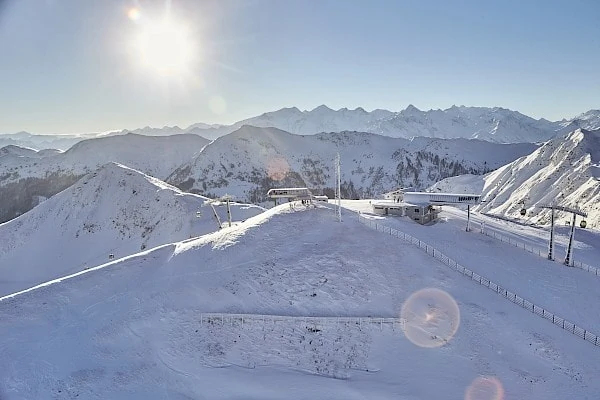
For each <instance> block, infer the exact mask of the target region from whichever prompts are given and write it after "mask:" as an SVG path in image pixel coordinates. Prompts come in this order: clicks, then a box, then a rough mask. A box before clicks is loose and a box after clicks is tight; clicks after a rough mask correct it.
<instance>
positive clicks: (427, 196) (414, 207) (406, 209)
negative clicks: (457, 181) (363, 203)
mask: <svg viewBox="0 0 600 400" xmlns="http://www.w3.org/2000/svg"><path fill="white" fill-rule="evenodd" d="M384 199H386V200H381V201H375V202H373V203H372V205H373V213H375V214H379V215H397V216H401V217H403V216H407V217H410V218H411V219H412V220H413V221H415V222H418V223H419V224H426V223H429V222H431V221H434V220H435V219H437V217H438V216H439V213H440V212H441V211H442V210H441V206H443V205H456V204H466V205H467V207H468V208H469V211H470V206H471V205H474V204H479V203H480V201H481V200H480V199H481V195H478V194H458V193H429V192H404V191H403V190H402V189H398V190H395V191H393V192H389V193H386V194H385V195H384Z"/></svg>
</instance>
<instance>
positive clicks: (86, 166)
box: [0, 134, 209, 222]
mask: <svg viewBox="0 0 600 400" xmlns="http://www.w3.org/2000/svg"><path fill="white" fill-rule="evenodd" d="M207 143H209V141H208V140H207V139H204V138H202V137H200V136H197V135H175V136H165V137H150V136H142V135H135V134H127V135H117V136H107V137H102V138H97V139H87V140H84V141H81V142H78V143H76V144H75V145H74V146H73V147H71V148H70V149H69V150H67V151H65V152H59V151H53V150H41V151H39V152H35V151H33V150H31V149H22V148H18V147H15V146H11V147H8V148H7V147H4V148H2V149H0V222H4V221H7V220H9V219H10V218H14V217H15V216H17V215H20V214H22V213H24V212H26V211H28V210H30V209H31V208H32V207H34V206H35V205H36V204H38V200H39V199H40V198H41V199H43V198H47V197H50V196H52V195H54V194H56V193H58V192H60V191H61V190H63V189H65V188H67V187H69V186H70V185H72V184H73V183H74V182H75V181H77V179H79V178H81V177H82V176H83V175H85V174H86V173H89V172H91V171H94V170H96V169H97V168H98V167H100V166H102V165H104V164H106V163H108V162H111V161H114V162H118V163H121V164H124V165H127V166H128V167H131V168H134V169H136V170H139V171H142V172H144V173H146V174H148V175H152V176H154V177H157V178H160V179H164V178H166V177H167V176H168V175H169V174H170V173H171V172H172V171H173V170H175V169H176V168H177V167H178V166H180V165H181V164H183V163H184V162H187V161H189V160H190V159H192V157H194V155H196V154H197V153H199V152H200V150H202V148H203V147H204V146H205V145H206V144H207Z"/></svg>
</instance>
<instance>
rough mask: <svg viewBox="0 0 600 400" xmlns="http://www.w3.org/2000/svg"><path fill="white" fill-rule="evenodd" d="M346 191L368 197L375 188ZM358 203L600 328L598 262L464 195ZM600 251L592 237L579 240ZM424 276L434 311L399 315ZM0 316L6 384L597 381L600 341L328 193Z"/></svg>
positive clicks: (404, 385)
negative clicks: (542, 251) (411, 204)
mask: <svg viewBox="0 0 600 400" xmlns="http://www.w3.org/2000/svg"><path fill="white" fill-rule="evenodd" d="M344 206H345V207H349V208H353V209H355V210H358V209H361V207H363V210H365V211H367V207H368V202H350V201H348V202H344ZM365 214H366V215H365V217H366V218H373V219H377V220H378V221H380V222H381V223H385V224H387V225H390V226H395V228H396V229H400V230H403V231H406V232H407V233H410V234H411V235H413V236H415V237H420V238H422V240H424V241H427V242H429V243H431V244H432V245H435V246H438V247H440V250H443V251H444V252H445V253H446V254H447V255H448V256H452V257H453V258H454V259H456V260H458V261H460V262H461V263H462V264H463V265H465V266H466V267H468V268H471V269H472V270H473V271H476V272H478V273H481V274H482V275H485V276H487V277H488V278H491V279H493V280H494V281H497V282H499V283H501V284H502V285H504V286H505V287H507V288H509V289H511V290H513V291H515V292H516V293H518V294H519V295H521V296H523V297H527V298H530V299H532V300H534V301H535V303H536V304H541V305H542V306H544V308H546V309H548V310H550V311H552V312H554V313H556V314H557V315H561V316H562V317H564V318H569V319H570V320H572V321H574V322H576V323H577V324H580V325H581V326H584V327H587V328H588V329H590V330H592V331H594V330H595V331H597V332H600V323H599V318H598V311H597V309H596V306H597V304H599V302H598V294H597V293H598V292H599V291H598V290H597V288H598V286H597V285H600V278H597V277H595V276H593V275H591V274H590V273H588V272H585V271H582V270H580V269H576V268H567V267H564V266H563V265H562V264H561V263H560V262H550V261H548V260H545V259H543V258H542V257H539V256H537V255H534V254H531V253H529V252H525V251H523V250H521V249H517V248H515V247H514V246H512V245H509V244H507V243H504V242H501V241H498V240H496V239H493V238H490V237H488V236H485V235H481V234H480V233H478V232H477V227H476V226H474V227H473V228H474V229H473V231H472V232H465V231H464V220H463V219H462V217H461V213H460V212H458V211H457V212H454V213H453V212H446V213H443V214H442V217H443V220H442V221H441V222H438V224H436V226H420V225H417V224H415V223H414V222H412V221H410V220H406V219H403V218H394V217H388V218H382V217H379V216H374V215H368V214H367V213H366V212H365ZM497 224H498V227H499V228H498V229H500V227H501V225H502V224H505V222H498V223H497ZM507 224H508V223H507ZM489 225H493V223H492V221H490V224H489ZM518 229H519V228H515V227H512V226H511V227H510V228H507V229H506V230H508V231H511V230H518ZM531 229H533V228H531ZM542 232H543V231H542ZM534 233H535V232H534ZM593 235H595V233H589V236H590V237H591V238H592V239H593V237H594V236H593ZM538 236H539V240H540V243H543V234H538ZM532 237H535V235H534V234H532ZM581 238H582V239H584V240H585V237H583V236H582V237H581ZM576 239H577V237H576ZM532 240H534V239H532ZM596 243H597V242H596ZM578 246H579V247H581V249H580V248H577V249H576V254H577V252H578V251H579V250H581V252H580V253H581V255H582V257H583V253H585V251H584V250H585V246H584V243H583V242H578ZM597 251H598V249H597V248H591V247H590V248H589V249H587V252H588V253H589V254H588V256H589V257H590V258H593V253H594V252H597ZM557 258H560V252H559V251H557ZM422 290H426V291H427V290H429V291H428V293H429V294H430V297H429V298H428V299H427V301H428V302H430V303H433V305H434V307H433V309H432V308H431V307H430V308H429V310H433V314H432V315H431V318H432V320H433V322H431V321H429V319H430V315H429V313H427V314H426V315H427V318H425V319H423V320H422V321H421V322H422V323H423V326H421V327H420V326H418V322H419V320H418V319H413V320H412V323H413V325H412V328H411V329H412V330H411V329H406V327H405V329H404V330H403V329H399V326H400V325H401V323H400V322H401V318H400V317H401V310H402V309H403V307H404V310H409V311H411V310H412V312H413V314H410V313H408V314H405V313H402V315H404V316H409V317H410V316H411V315H412V316H413V317H414V315H416V313H418V312H419V311H422V310H423V309H424V310H427V309H428V306H430V304H427V302H425V303H423V302H419V294H420V293H423V292H422ZM442 293H447V295H448V298H450V299H453V301H448V300H447V298H446V297H443V295H442ZM415 294H416V300H415ZM438 294H439V297H437V296H438ZM411 295H412V297H411ZM407 300H408V301H407ZM454 301H455V304H456V306H457V309H458V310H455V309H454V308H453V307H452V304H454ZM446 306H448V307H446ZM212 313H214V314H212ZM240 314H241V315H242V316H241V317H240ZM244 315H245V316H246V317H244ZM308 317H319V318H317V319H311V318H308ZM382 318H386V319H385V320H383V319H382ZM0 319H1V320H2V322H3V323H2V324H0V337H2V340H1V341H0V355H1V360H2V364H3V365H2V368H1V369H0V398H2V399H24V398H26V399H30V398H31V399H37V398H57V399H62V398H65V399H70V398H85V399H95V398H97V399H100V398H102V399H105V398H111V399H148V398H170V399H191V398H193V399H231V398H240V399H241V398H244V399H281V398H286V399H322V398H323V399H325V398H326V399H369V400H370V399H389V398H399V399H432V398H458V399H464V398H467V399H513V398H516V399H521V398H527V399H565V398H578V399H586V398H588V399H592V398H595V397H596V395H597V393H599V392H600V381H599V380H598V379H597V377H598V376H599V374H600V361H598V360H600V357H598V355H599V354H598V352H599V351H600V347H598V346H595V345H593V344H591V343H589V342H588V341H585V340H582V339H581V338H579V337H577V336H575V335H573V334H571V333H569V332H567V331H565V330H563V329H560V328H559V327H557V326H555V325H554V324H552V322H549V321H547V320H545V319H543V318H540V317H539V316H537V315H535V314H533V313H531V312H530V311H527V310H525V309H524V308H522V307H519V306H517V305H516V304H514V303H512V302H510V301H507V299H505V298H503V297H501V296H498V295H496V294H495V293H493V292H492V291H490V290H489V289H488V288H486V287H483V286H482V285H479V284H477V283H475V282H473V281H472V280H470V279H468V278H466V277H465V276H463V275H461V274H459V273H456V271H453V270H451V269H450V268H448V266H447V265H444V264H443V263H441V262H439V261H438V260H436V259H435V258H433V257H431V256H429V255H428V254H426V253H425V252H423V251H422V250H420V249H419V248H417V247H415V246H412V245H410V244H407V243H406V242H403V241H401V240H399V239H398V238H395V237H392V236H390V235H387V234H384V233H382V232H379V231H376V230H374V229H371V228H369V227H368V226H366V225H365V224H363V223H361V222H359V220H358V217H357V214H355V213H353V212H349V211H347V210H344V212H343V222H341V223H339V222H337V220H336V216H335V213H334V212H333V210H332V206H331V205H324V206H319V207H317V208H305V207H302V206H300V205H296V207H294V208H290V207H289V206H288V205H287V204H285V205H282V206H278V207H275V208H273V209H271V210H268V211H266V212H264V213H262V214H260V215H258V216H256V217H253V218H250V219H248V220H246V221H245V222H244V223H242V224H239V225H237V226H234V227H231V228H225V229H223V230H221V231H219V232H216V233H212V234H209V235H205V236H202V237H199V238H197V239H190V240H186V241H183V242H177V243H172V244H166V245H163V246H159V247H156V248H154V249H151V250H148V251H145V252H142V253H138V254H135V255H133V256H129V257H126V258H123V259H119V260H115V261H113V262H111V263H108V264H104V265H101V266H98V267H95V268H91V269H89V270H87V271H83V272H81V273H78V274H75V275H73V276H70V277H65V278H63V279H58V280H55V281H52V282H48V283H46V284H43V285H40V286H39V287H36V288H32V289H30V290H27V291H24V292H22V293H18V294H14V295H9V296H5V297H3V298H2V299H1V300H0ZM383 321H387V322H386V323H383ZM396 321H397V322H398V323H395V322H396ZM454 322H458V323H456V324H455V325H454ZM415 324H416V325H415ZM449 326H452V327H453V329H450V330H445V329H446V328H448V327H449ZM419 328H423V329H421V331H422V332H420V333H419V332H417V333H418V334H417V335H416V336H415V330H416V331H419ZM454 328H456V329H454ZM444 334H446V336H445V337H444Z"/></svg>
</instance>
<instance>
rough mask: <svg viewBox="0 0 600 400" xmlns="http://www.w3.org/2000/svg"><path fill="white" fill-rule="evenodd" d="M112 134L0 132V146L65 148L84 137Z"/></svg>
mask: <svg viewBox="0 0 600 400" xmlns="http://www.w3.org/2000/svg"><path fill="white" fill-rule="evenodd" d="M110 134H112V133H111V132H92V133H77V134H66V135H65V134H61V135H55V134H47V135H36V134H32V133H29V132H18V133H12V134H2V133H0V147H4V146H9V145H14V146H20V147H30V148H32V149H35V150H42V149H49V148H52V149H59V150H67V149H68V148H69V147H71V146H73V145H74V144H75V143H77V142H80V141H82V140H85V139H93V138H97V137H102V136H106V135H110Z"/></svg>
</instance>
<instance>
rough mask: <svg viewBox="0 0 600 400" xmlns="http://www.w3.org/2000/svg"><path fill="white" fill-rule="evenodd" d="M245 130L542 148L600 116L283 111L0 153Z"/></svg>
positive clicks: (594, 125)
mask: <svg viewBox="0 0 600 400" xmlns="http://www.w3.org/2000/svg"><path fill="white" fill-rule="evenodd" d="M244 125H252V126H256V127H263V128H266V127H274V128H278V129H282V130H285V131H288V132H291V133H294V134H298V135H314V134H317V133H322V132H342V131H358V132H369V133H376V134H381V135H385V136H391V137H403V138H413V137H417V136H426V137H433V138H466V139H482V140H488V141H492V142H497V143H519V142H531V143H538V142H542V141H546V140H548V139H550V138H552V137H554V136H556V135H560V134H563V133H566V132H570V131H572V130H574V129H577V128H584V129H588V130H594V129H599V128H600V110H589V111H587V112H585V113H582V114H580V115H578V116H576V117H574V118H570V119H568V120H567V119H563V120H562V121H556V122H551V121H548V120H545V119H543V118H542V119H539V120H536V119H533V118H531V117H528V116H526V115H523V114H521V113H519V112H517V111H512V110H507V109H505V108H501V107H465V106H460V107H457V106H452V107H450V108H448V109H446V110H439V109H438V110H429V111H421V110H419V109H418V108H417V107H415V106H413V105H412V104H411V105H409V106H408V107H407V108H406V109H405V110H401V111H389V110H382V109H376V110H373V111H370V112H367V111H365V110H364V109H363V108H361V107H357V108H356V109H354V110H349V109H347V108H341V109H339V110H333V109H331V108H329V107H327V106H325V105H321V106H319V107H316V108H315V109H313V110H304V111H300V110H299V109H298V108H297V107H288V108H282V109H280V110H277V111H271V112H266V113H263V114H261V115H258V116H255V117H251V118H247V119H244V120H242V121H238V122H236V123H234V124H231V125H220V124H206V123H202V122H198V123H195V124H192V125H190V126H188V127H187V128H180V127H178V126H172V127H171V126H164V127H162V128H158V127H149V126H146V127H144V128H139V129H131V130H127V129H124V130H121V131H109V132H100V133H84V134H72V135H33V134H30V133H27V132H20V133H18V134H0V147H1V146H5V145H18V146H24V147H31V148H34V149H42V148H58V149H61V150H66V149H68V148H69V147H71V146H72V145H73V144H75V143H77V142H78V141H80V140H83V139H89V138H94V137H101V136H110V135H122V134H126V133H135V134H139V135H146V136H167V135H176V134H195V135H200V136H202V137H205V138H208V139H216V138H218V137H220V136H224V135H227V134H229V133H231V132H234V131H236V130H238V129H239V128H241V127H242V126H244Z"/></svg>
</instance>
